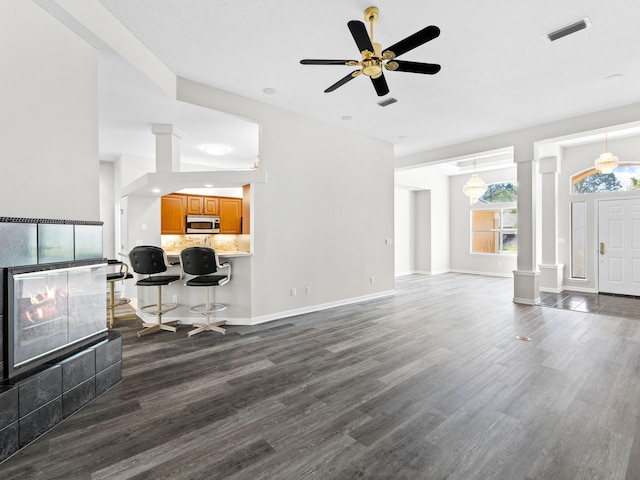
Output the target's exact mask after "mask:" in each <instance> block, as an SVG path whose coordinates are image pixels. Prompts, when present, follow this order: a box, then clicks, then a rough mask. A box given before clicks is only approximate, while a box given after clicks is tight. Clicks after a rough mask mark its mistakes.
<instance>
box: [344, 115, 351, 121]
mask: <svg viewBox="0 0 640 480" xmlns="http://www.w3.org/2000/svg"><path fill="white" fill-rule="evenodd" d="M352 118H353V117H352V116H351V115H345V116H344V117H342V119H343V120H351V119H352Z"/></svg>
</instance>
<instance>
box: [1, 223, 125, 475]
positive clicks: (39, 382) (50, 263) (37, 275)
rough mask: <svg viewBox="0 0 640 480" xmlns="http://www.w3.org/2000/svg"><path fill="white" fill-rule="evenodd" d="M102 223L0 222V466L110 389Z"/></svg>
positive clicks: (114, 355)
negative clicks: (0, 463)
mask: <svg viewBox="0 0 640 480" xmlns="http://www.w3.org/2000/svg"><path fill="white" fill-rule="evenodd" d="M102 255H103V254H102V222H91V221H89V222H86V221H75V220H51V219H30V218H13V217H0V325H1V326H2V328H0V374H1V378H0V462H2V461H3V460H5V459H6V458H8V457H9V456H11V455H13V454H14V453H15V452H17V451H18V450H19V449H20V448H22V447H24V446H26V445H27V444H28V443H30V442H31V441H33V440H35V439H36V438H37V437H38V436H40V435H42V434H43V433H45V432H46V431H48V430H49V429H51V428H53V427H54V426H55V425H56V424H58V423H59V422H60V421H62V420H63V419H64V418H66V417H68V416H69V415H71V414H73V413H74V412H76V411H77V410H79V409H80V408H82V407H84V406H85V405H87V404H88V403H89V402H91V401H92V400H93V399H95V398H96V397H97V396H99V395H101V394H102V393H104V392H105V391H107V390H108V389H109V388H111V387H112V386H114V385H115V384H117V383H119V382H120V380H121V378H122V365H121V360H122V339H121V338H120V335H119V334H118V333H117V332H108V331H107V328H106V290H107V289H106V266H105V264H106V259H105V258H103V256H102Z"/></svg>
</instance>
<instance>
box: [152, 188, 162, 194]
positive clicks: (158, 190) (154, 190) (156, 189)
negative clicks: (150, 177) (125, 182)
mask: <svg viewBox="0 0 640 480" xmlns="http://www.w3.org/2000/svg"><path fill="white" fill-rule="evenodd" d="M151 191H152V192H153V193H160V192H161V191H162V190H160V189H159V188H154V189H153V190H151Z"/></svg>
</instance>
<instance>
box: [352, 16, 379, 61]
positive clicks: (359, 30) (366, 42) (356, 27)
mask: <svg viewBox="0 0 640 480" xmlns="http://www.w3.org/2000/svg"><path fill="white" fill-rule="evenodd" d="M347 26H348V27H349V30H350V31H351V35H352V36H353V39H354V40H355V41H356V45H357V46H358V50H360V51H361V52H362V51H363V50H369V51H370V52H371V53H373V51H374V50H373V45H372V44H371V39H370V38H369V34H368V33H367V27H365V26H364V23H362V22H360V21H358V20H351V21H350V22H348V23H347Z"/></svg>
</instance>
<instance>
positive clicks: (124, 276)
mask: <svg viewBox="0 0 640 480" xmlns="http://www.w3.org/2000/svg"><path fill="white" fill-rule="evenodd" d="M107 267H117V271H115V272H110V273H107V282H109V298H108V299H107V312H108V314H109V328H113V322H114V321H115V318H116V314H115V309H116V308H118V307H121V306H122V305H127V304H128V303H129V302H131V299H130V298H126V297H120V298H115V283H116V282H124V281H125V280H129V279H130V278H133V275H132V274H130V273H129V265H127V264H126V263H124V262H121V261H120V260H111V259H109V260H107Z"/></svg>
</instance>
